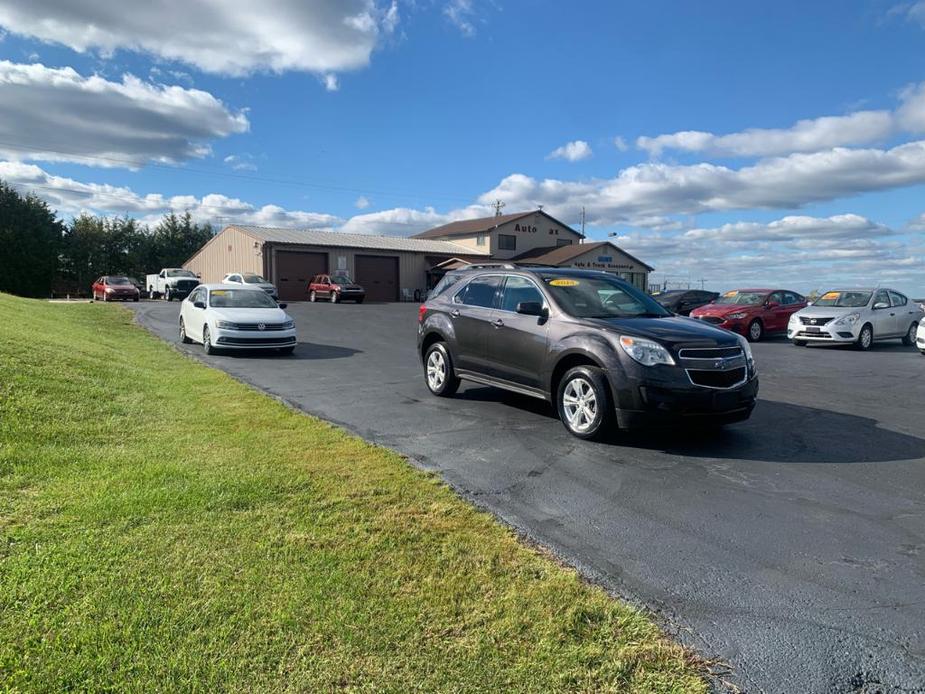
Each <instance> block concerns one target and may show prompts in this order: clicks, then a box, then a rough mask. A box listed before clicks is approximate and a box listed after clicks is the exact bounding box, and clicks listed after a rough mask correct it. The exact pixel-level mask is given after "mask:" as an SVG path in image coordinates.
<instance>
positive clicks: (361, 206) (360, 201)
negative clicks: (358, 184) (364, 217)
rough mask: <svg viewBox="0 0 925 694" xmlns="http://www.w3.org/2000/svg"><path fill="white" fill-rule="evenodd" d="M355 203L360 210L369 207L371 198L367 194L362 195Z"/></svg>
mask: <svg viewBox="0 0 925 694" xmlns="http://www.w3.org/2000/svg"><path fill="white" fill-rule="evenodd" d="M353 204H354V206H355V207H356V208H357V209H358V210H365V209H366V208H367V207H369V200H368V199H367V198H366V196H365V195H361V196H360V197H358V198H357V199H356V202H354V203H353Z"/></svg>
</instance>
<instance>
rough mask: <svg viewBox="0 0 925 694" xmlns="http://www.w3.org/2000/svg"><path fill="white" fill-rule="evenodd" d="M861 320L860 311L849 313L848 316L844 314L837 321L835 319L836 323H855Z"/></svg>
mask: <svg viewBox="0 0 925 694" xmlns="http://www.w3.org/2000/svg"><path fill="white" fill-rule="evenodd" d="M859 320H861V314H860V313H857V312H855V313H849V314H848V315H847V316H842V317H841V318H839V319H838V320H837V321H835V325H854V324H855V323H857V322H858V321H859Z"/></svg>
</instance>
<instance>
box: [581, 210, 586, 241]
mask: <svg viewBox="0 0 925 694" xmlns="http://www.w3.org/2000/svg"><path fill="white" fill-rule="evenodd" d="M581 235H582V236H584V235H585V208H584V206H582V208H581Z"/></svg>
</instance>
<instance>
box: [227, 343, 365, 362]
mask: <svg viewBox="0 0 925 694" xmlns="http://www.w3.org/2000/svg"><path fill="white" fill-rule="evenodd" d="M362 351H363V350H360V349H352V348H350V347H340V346H339V345H322V344H319V343H317V342H299V343H298V344H297V345H296V348H295V351H294V352H293V353H292V354H291V355H282V354H280V353H279V352H277V351H275V350H272V349H264V350H261V349H246V350H245V349H241V350H226V351H224V352H219V354H220V356H223V357H232V358H238V359H240V358H247V359H255V358H267V359H285V360H292V359H297V360H298V359H303V360H308V361H315V360H321V359H346V358H348V357H352V356H353V355H354V354H360V353H361V352H362Z"/></svg>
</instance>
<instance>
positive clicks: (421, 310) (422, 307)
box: [418, 304, 427, 323]
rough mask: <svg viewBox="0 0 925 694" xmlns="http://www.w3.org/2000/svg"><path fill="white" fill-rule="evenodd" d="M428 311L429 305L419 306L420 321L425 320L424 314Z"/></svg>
mask: <svg viewBox="0 0 925 694" xmlns="http://www.w3.org/2000/svg"><path fill="white" fill-rule="evenodd" d="M425 313H427V307H426V306H425V305H424V304H421V305H420V306H418V323H423V322H424V314H425Z"/></svg>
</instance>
